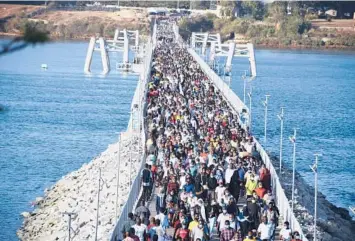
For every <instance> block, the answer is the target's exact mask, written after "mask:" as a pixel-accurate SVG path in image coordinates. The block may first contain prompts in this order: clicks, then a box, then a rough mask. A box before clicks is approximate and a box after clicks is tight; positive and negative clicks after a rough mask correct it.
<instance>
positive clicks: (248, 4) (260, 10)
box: [240, 1, 265, 20]
mask: <svg viewBox="0 0 355 241" xmlns="http://www.w3.org/2000/svg"><path fill="white" fill-rule="evenodd" d="M240 14H241V15H242V16H245V15H248V14H250V15H252V17H253V18H254V19H256V20H262V19H264V15H265V6H264V3H262V2H261V1H243V2H241V4H240Z"/></svg>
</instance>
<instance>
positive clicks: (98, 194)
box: [95, 168, 104, 241]
mask: <svg viewBox="0 0 355 241" xmlns="http://www.w3.org/2000/svg"><path fill="white" fill-rule="evenodd" d="M103 181H104V180H103V179H102V176H101V168H99V189H98V191H97V207H96V228H95V241H97V234H98V229H99V209H100V192H101V190H102V188H101V184H102V183H103Z"/></svg>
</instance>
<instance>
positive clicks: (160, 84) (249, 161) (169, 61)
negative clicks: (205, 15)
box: [111, 25, 307, 241]
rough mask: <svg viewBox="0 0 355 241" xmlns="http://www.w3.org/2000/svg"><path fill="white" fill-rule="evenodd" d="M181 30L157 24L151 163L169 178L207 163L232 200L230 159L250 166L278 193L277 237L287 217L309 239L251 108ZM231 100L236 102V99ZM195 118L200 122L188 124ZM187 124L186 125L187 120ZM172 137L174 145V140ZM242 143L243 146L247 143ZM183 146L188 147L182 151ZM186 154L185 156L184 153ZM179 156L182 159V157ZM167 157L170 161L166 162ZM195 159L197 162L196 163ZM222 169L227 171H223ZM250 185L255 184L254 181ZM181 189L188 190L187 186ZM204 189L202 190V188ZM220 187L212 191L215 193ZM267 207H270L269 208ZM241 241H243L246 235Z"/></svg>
mask: <svg viewBox="0 0 355 241" xmlns="http://www.w3.org/2000/svg"><path fill="white" fill-rule="evenodd" d="M177 32H178V31H176V28H174V27H170V26H169V25H168V27H161V26H160V27H156V25H155V28H154V33H153V43H154V52H155V56H154V57H153V62H152V63H153V66H152V70H153V72H152V73H153V74H152V76H150V77H149V78H148V82H149V83H147V89H148V91H147V102H146V103H143V104H144V105H146V107H147V108H146V113H147V114H146V117H145V123H144V126H145V127H144V128H143V129H145V128H146V129H148V131H147V133H146V134H148V136H150V137H149V138H148V141H147V143H149V142H152V143H154V142H155V141H156V143H157V146H155V148H153V149H154V150H155V151H153V152H150V153H149V150H150V149H151V148H150V147H149V146H146V150H147V153H145V157H147V158H146V162H147V163H149V164H155V165H156V166H160V167H161V168H162V169H163V170H164V172H165V175H164V176H167V177H171V176H177V177H178V178H179V176H182V175H181V174H182V172H183V171H185V172H190V173H191V174H193V175H194V174H195V173H194V171H193V169H194V164H197V165H199V166H200V167H203V166H205V167H206V169H210V171H211V172H213V173H214V174H215V177H216V178H221V179H222V185H224V187H226V189H229V191H230V194H222V195H224V196H223V197H224V198H226V199H227V198H228V200H229V199H230V200H233V199H234V200H235V198H236V197H235V195H236V193H238V194H239V191H238V192H234V193H232V192H233V191H235V190H234V188H231V187H229V186H228V185H226V183H225V182H226V179H225V177H224V174H223V172H226V171H227V167H226V166H227V163H228V162H230V163H232V164H235V165H237V164H241V165H244V167H245V169H246V170H248V169H252V172H253V174H254V175H255V178H256V179H258V178H260V182H261V183H262V184H263V185H264V186H265V187H266V189H268V190H269V191H271V192H272V194H270V193H268V194H267V195H268V197H269V199H267V200H266V201H264V202H269V201H270V199H271V197H272V198H273V199H274V201H275V204H276V206H277V207H278V209H280V216H279V218H278V220H279V225H278V227H277V228H276V232H275V234H276V235H275V238H274V239H273V240H279V238H278V233H279V231H280V227H282V223H283V221H284V220H287V221H289V222H290V223H291V228H292V230H293V231H298V232H300V233H301V237H300V238H301V239H300V240H303V241H307V239H306V238H305V237H304V236H303V233H302V229H301V227H300V225H299V224H298V222H297V221H295V218H294V215H293V214H292V213H291V214H290V211H289V210H290V207H289V204H288V200H287V199H285V194H284V192H283V189H282V188H281V185H280V183H279V181H278V177H277V175H276V172H275V170H274V168H273V166H272V164H271V162H270V160H269V158H268V156H267V154H266V152H265V150H264V149H263V148H262V147H261V145H260V144H259V143H258V141H257V140H255V139H254V140H253V139H252V138H250V137H249V134H248V131H247V128H246V126H247V123H242V122H241V120H240V115H241V110H242V109H246V110H247V108H246V107H245V106H244V104H243V103H242V102H241V101H240V99H239V98H238V97H237V96H236V95H235V94H234V93H233V92H232V93H231V91H230V90H227V92H228V94H227V95H226V93H225V92H224V91H223V90H225V89H227V87H226V88H225V86H223V84H224V83H221V82H222V81H221V79H220V78H219V77H218V76H217V75H216V74H215V73H214V72H213V71H212V70H211V69H209V67H208V65H207V64H206V63H205V62H204V61H203V60H202V59H201V58H200V57H199V56H198V55H197V54H196V53H195V52H194V51H193V50H192V49H186V48H184V47H182V42H181V37H180V36H177ZM167 36H168V39H170V38H171V40H173V41H174V42H175V41H176V40H178V42H179V44H176V43H172V42H171V43H168V45H166V44H162V43H160V42H161V41H159V40H158V41H156V39H161V37H165V40H166V39H167ZM165 40H164V41H165ZM154 71H155V72H154ZM192 92H193V93H192ZM233 98H234V99H233ZM231 100H232V101H233V103H231ZM234 100H236V101H234ZM235 103H237V104H238V106H235ZM241 104H242V105H241ZM143 109H144V108H143ZM158 109H159V111H158ZM167 113H168V114H167ZM191 120H194V121H192V122H191V123H188V122H190V121H191ZM184 122H185V124H183V123H184ZM159 128H161V129H159ZM152 133H154V134H153V136H154V137H153V141H152V140H150V138H151V134H152ZM163 133H164V134H163ZM199 135H200V136H199ZM246 139H250V140H251V142H248V141H246ZM154 140H155V141H154ZM169 141H170V142H172V143H168V142H169ZM173 142H174V143H175V144H176V148H175V147H172V146H171V148H170V152H169V151H168V150H169V148H168V146H169V145H172V144H173ZM242 142H243V144H241V143H242ZM201 143H202V146H201ZM204 143H205V144H204ZM206 143H207V144H206ZM191 145H192V147H191ZM153 146H154V145H153ZM189 147H190V149H189ZM180 149H181V150H182V151H180ZM226 150H229V152H235V153H236V154H238V155H239V157H237V156H236V155H235V154H232V155H230V154H228V155H224V154H223V153H224V152H226ZM209 151H212V152H211V154H212V153H213V155H214V156H216V157H217V158H216V159H217V161H216V160H215V159H214V158H213V159H212V158H211V157H212V156H211V157H206V155H208V152H209ZM184 152H185V154H183V153H184ZM256 152H257V153H258V154H256ZM166 153H169V155H170V154H172V153H173V154H174V155H170V156H169V155H166ZM192 153H193V154H192ZM191 154H192V155H191ZM194 154H196V156H195V157H197V158H196V159H195V157H193V156H194ZM151 156H154V157H153V159H151V158H150V157H151ZM182 156H184V158H182ZM175 157H177V158H179V159H180V160H176V158H175ZM154 159H155V160H154ZM163 159H164V160H165V161H167V162H164V161H160V160H163ZM151 160H153V161H151ZM181 160H182V164H181V165H180V164H179V165H178V166H174V168H172V169H171V168H169V165H170V164H168V163H172V161H174V163H176V162H180V161H181ZM222 160H225V161H226V162H227V163H225V164H223V163H222ZM194 161H196V162H197V163H194ZM210 161H212V162H214V163H215V166H214V165H212V168H210V165H208V166H206V164H208V162H210ZM143 164H144V163H143ZM263 164H266V167H267V168H268V169H269V170H270V171H271V176H270V178H269V179H268V178H267V177H266V179H264V177H265V169H264V168H265V166H264V165H263ZM262 165H263V169H262V170H263V173H262V175H264V177H261V175H259V174H260V173H259V170H260V168H261V166H262ZM213 166H214V167H213ZM217 167H218V168H220V169H221V170H217V169H218V168H217ZM200 170H201V169H198V171H197V172H199V174H200ZM220 171H222V176H221V175H220ZM236 173H237V172H236V171H235V172H234V174H236ZM266 174H267V175H268V172H266ZM247 175H248V177H246V178H245V179H250V176H251V174H246V176H247ZM267 175H266V176H267ZM156 176H157V174H156ZM194 176H195V175H194ZM233 176H234V175H233ZM233 176H232V179H231V183H232V182H234V181H235V182H237V183H239V184H240V183H242V186H244V185H245V180H244V182H241V180H240V178H239V177H238V176H239V175H238V174H237V175H235V176H236V178H237V179H233ZM193 178H194V177H193ZM136 179H137V180H141V176H140V175H138V176H137V178H136ZM156 180H157V179H156ZM232 180H234V181H232ZM201 182H202V184H204V186H203V189H205V188H206V183H203V181H202V179H201ZM137 184H138V183H137ZM169 184H170V183H169ZM169 184H168V186H169ZM202 184H196V185H193V186H194V188H201V187H202ZM270 184H271V186H270ZM166 185H167V183H165V188H166ZM248 187H249V188H250V185H249V186H248ZM179 188H180V189H185V190H186V191H187V187H186V186H184V187H179ZM217 188H218V187H217ZM255 188H256V187H255V186H253V187H252V188H251V189H253V190H255ZM139 189H140V187H139ZM153 190H154V192H153V195H152V196H151V197H150V198H149V199H150V202H149V205H148V207H149V210H150V212H151V217H154V216H155V215H156V208H155V205H156V200H157V194H158V193H157V191H156V189H153ZM174 190H175V189H174ZM200 190H202V188H201V189H200ZM215 190H217V189H212V190H211V189H210V191H212V192H213V193H214V192H215ZM133 191H134V193H137V190H133V189H132V191H131V192H133ZM138 192H139V191H138ZM180 194H181V192H180V193H179V197H180ZM165 195H166V196H169V192H167V191H165ZM228 195H229V196H228ZM216 196H217V199H218V200H216V199H214V200H215V201H217V203H219V205H220V206H223V205H224V204H223V203H221V200H220V198H219V197H218V195H216ZM232 196H233V197H232ZM200 197H202V196H200ZM254 197H256V196H255V193H254ZM135 199H136V200H139V199H140V200H141V199H142V195H141V194H140V196H132V195H131V194H130V196H129V200H135ZM237 199H238V198H237ZM256 199H259V198H256ZM203 200H204V201H205V202H204V204H203V205H201V204H200V206H201V207H202V206H204V207H205V208H209V207H210V206H211V202H210V201H211V199H209V198H206V197H205V198H203ZM260 200H261V199H259V201H260ZM185 203H186V202H185ZM188 203H189V202H188ZM247 204H248V208H247V209H248V210H249V204H250V200H249V201H248V202H247V201H246V198H245V195H241V196H240V198H239V199H238V202H237V207H238V209H239V212H241V211H242V207H243V206H245V205H247ZM189 205H191V203H189V204H188V205H187V204H185V208H186V206H187V210H188V211H187V213H190V210H189V207H188V206H189ZM266 206H267V205H264V207H266ZM180 208H181V207H180ZM201 209H202V208H201ZM265 209H266V210H268V208H265ZM132 211H133V210H132ZM219 212H220V211H219ZM270 212H272V210H269V211H267V212H263V214H265V213H266V214H270ZM125 214H127V210H126V211H125ZM218 214H219V213H217V215H218ZM207 215H208V214H207ZM259 215H261V211H260V212H259ZM283 215H284V216H283ZM204 219H205V221H206V223H208V220H206V219H207V218H206V217H205V218H204ZM125 220H127V216H126V215H124V214H122V215H121V216H120V218H119V220H118V222H117V225H116V228H115V231H114V234H113V236H112V238H111V240H112V241H113V240H117V237H120V236H121V234H120V233H119V232H120V231H119V230H122V226H123V223H124V222H125ZM200 220H203V217H202V215H200ZM173 232H174V230H173V229H172V228H170V227H169V228H168V229H167V234H168V235H171V236H172V235H173ZM218 239H219V237H218V236H217V234H216V232H214V233H213V235H212V237H211V240H218ZM235 240H238V241H239V240H242V239H241V238H240V239H235Z"/></svg>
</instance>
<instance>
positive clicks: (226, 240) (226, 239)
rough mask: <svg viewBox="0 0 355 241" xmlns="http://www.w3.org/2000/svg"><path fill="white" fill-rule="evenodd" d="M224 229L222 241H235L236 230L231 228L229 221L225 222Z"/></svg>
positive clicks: (221, 236)
mask: <svg viewBox="0 0 355 241" xmlns="http://www.w3.org/2000/svg"><path fill="white" fill-rule="evenodd" d="M224 227H225V228H224V229H223V230H222V232H221V235H220V239H219V240H220V241H230V240H232V239H233V236H234V233H235V232H234V229H233V228H231V227H230V222H229V220H226V221H225V225H224Z"/></svg>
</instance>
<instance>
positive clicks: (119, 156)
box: [115, 132, 122, 223]
mask: <svg viewBox="0 0 355 241" xmlns="http://www.w3.org/2000/svg"><path fill="white" fill-rule="evenodd" d="M121 141H122V136H121V132H120V136H119V141H118V167H117V189H116V215H115V217H116V223H117V218H118V189H119V187H120V167H121Z"/></svg>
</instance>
